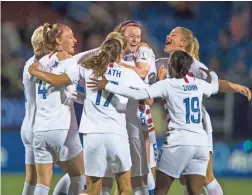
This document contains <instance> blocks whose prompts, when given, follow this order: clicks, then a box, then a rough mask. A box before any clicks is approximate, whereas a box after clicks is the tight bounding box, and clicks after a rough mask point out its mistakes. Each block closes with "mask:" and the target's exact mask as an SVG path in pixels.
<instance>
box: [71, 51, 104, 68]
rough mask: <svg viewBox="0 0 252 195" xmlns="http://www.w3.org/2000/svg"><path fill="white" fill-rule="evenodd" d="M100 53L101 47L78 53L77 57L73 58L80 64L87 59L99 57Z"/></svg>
mask: <svg viewBox="0 0 252 195" xmlns="http://www.w3.org/2000/svg"><path fill="white" fill-rule="evenodd" d="M99 51H100V47H98V48H95V49H92V50H89V51H85V52H81V53H78V54H76V55H75V56H73V58H75V59H76V60H77V62H78V64H79V63H81V62H82V61H83V60H85V59H86V58H88V57H91V56H94V55H97V54H98V53H99Z"/></svg>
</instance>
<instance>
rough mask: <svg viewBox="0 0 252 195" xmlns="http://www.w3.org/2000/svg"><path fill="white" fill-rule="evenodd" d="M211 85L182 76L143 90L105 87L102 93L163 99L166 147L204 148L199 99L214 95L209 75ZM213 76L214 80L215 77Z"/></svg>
mask: <svg viewBox="0 0 252 195" xmlns="http://www.w3.org/2000/svg"><path fill="white" fill-rule="evenodd" d="M210 74H211V76H212V78H213V81H212V82H213V83H212V82H211V84H209V83H207V82H206V81H204V80H202V79H198V78H195V77H190V76H188V75H186V76H185V77H184V78H183V79H175V78H168V79H165V80H163V81H159V82H157V83H155V84H153V85H151V86H150V87H148V88H147V90H145V89H142V90H140V91H139V90H132V89H126V88H121V87H120V86H115V85H112V84H108V85H107V86H106V89H107V90H109V91H111V92H114V93H119V94H121V95H125V96H126V97H131V98H134V99H145V98H156V97H163V98H165V100H166V101H167V105H168V110H169V113H170V116H171V121H170V122H169V124H168V129H169V134H168V136H167V141H168V143H169V145H195V146H208V145H209V143H208V137H207V134H206V131H205V130H204V128H203V126H202V113H201V107H202V98H203V95H205V96H208V97H209V96H210V95H211V94H213V93H217V92H218V88H219V85H218V77H217V75H216V74H215V73H213V72H211V73H210ZM215 75H216V76H215Z"/></svg>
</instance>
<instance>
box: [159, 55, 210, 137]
mask: <svg viewBox="0 0 252 195" xmlns="http://www.w3.org/2000/svg"><path fill="white" fill-rule="evenodd" d="M162 64H163V65H165V66H167V68H168V58H160V59H158V60H157V61H156V67H157V69H158V67H160V65H162ZM199 68H204V69H207V70H208V68H207V67H206V66H205V65H204V64H203V63H201V62H199V61H198V60H196V59H194V62H193V63H192V65H191V68H190V70H189V73H188V74H189V75H191V76H195V77H196V78H199V79H203V80H205V81H207V82H210V78H209V77H208V75H207V74H206V73H205V72H204V71H202V70H200V69H199ZM164 102H165V104H167V102H166V101H164ZM164 106H165V109H167V108H168V107H167V105H164ZM202 108H203V109H204V111H205V112H207V111H206V109H205V107H204V105H202ZM166 115H167V120H168V121H170V120H169V118H170V115H169V112H168V110H167V111H166ZM209 121H210V120H209ZM207 125H210V126H211V123H210V124H207ZM205 130H206V131H207V132H208V133H211V132H212V131H213V130H212V128H207V129H205Z"/></svg>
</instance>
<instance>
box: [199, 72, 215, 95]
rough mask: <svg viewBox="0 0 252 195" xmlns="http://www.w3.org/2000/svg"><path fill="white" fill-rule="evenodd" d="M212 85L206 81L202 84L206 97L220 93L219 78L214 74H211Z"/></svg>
mask: <svg viewBox="0 0 252 195" xmlns="http://www.w3.org/2000/svg"><path fill="white" fill-rule="evenodd" d="M210 77H211V78H210V79H211V83H208V82H206V81H204V80H200V82H201V90H202V92H203V94H204V95H205V96H206V97H210V96H211V95H212V94H216V93H218V91H219V82H218V76H217V75H216V74H215V73H214V72H210Z"/></svg>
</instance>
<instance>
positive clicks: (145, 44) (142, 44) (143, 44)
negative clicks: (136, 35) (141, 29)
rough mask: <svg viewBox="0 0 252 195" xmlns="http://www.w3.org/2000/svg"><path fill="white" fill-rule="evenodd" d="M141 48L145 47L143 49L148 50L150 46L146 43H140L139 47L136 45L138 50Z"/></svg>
mask: <svg viewBox="0 0 252 195" xmlns="http://www.w3.org/2000/svg"><path fill="white" fill-rule="evenodd" d="M142 46H145V47H148V48H150V46H149V45H148V44H147V43H146V42H141V43H139V45H138V49H139V48H140V47H142Z"/></svg>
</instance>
